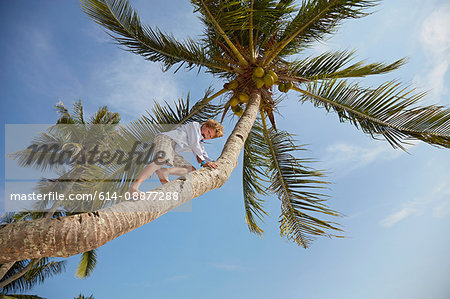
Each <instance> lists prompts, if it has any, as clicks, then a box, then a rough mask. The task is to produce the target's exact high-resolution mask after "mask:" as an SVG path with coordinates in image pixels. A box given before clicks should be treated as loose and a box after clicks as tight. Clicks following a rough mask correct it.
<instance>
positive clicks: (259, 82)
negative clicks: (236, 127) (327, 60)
mask: <svg viewBox="0 0 450 299" xmlns="http://www.w3.org/2000/svg"><path fill="white" fill-rule="evenodd" d="M250 72H251V78H252V81H253V83H254V84H255V86H256V88H258V89H259V88H266V89H269V88H271V87H272V86H273V85H274V84H278V90H279V91H281V92H288V91H289V90H290V89H291V88H292V87H293V86H294V85H293V83H292V82H290V81H288V82H279V81H278V75H277V74H276V73H275V72H274V71H273V70H265V69H264V68H262V67H260V66H257V67H255V68H254V69H253V70H252V71H251V70H250V71H249V73H247V74H248V75H247V76H248V77H250ZM243 77H246V76H245V75H244V76H243ZM238 79H239V78H238ZM244 80H245V79H244ZM241 81H242V79H240V80H239V81H238V80H237V79H234V80H231V81H230V82H228V83H225V84H224V86H223V87H224V88H226V89H228V90H229V91H233V96H232V97H231V99H230V100H229V102H228V103H229V105H230V107H231V110H232V111H233V112H234V114H236V115H237V116H242V114H243V113H244V109H243V106H244V104H246V103H247V102H248V100H249V95H248V93H246V92H245V91H244V90H243V88H240V86H239V85H240V83H239V82H241ZM241 83H242V82H241ZM244 85H245V84H244Z"/></svg>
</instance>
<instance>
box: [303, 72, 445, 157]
mask: <svg viewBox="0 0 450 299" xmlns="http://www.w3.org/2000/svg"><path fill="white" fill-rule="evenodd" d="M295 89H296V90H297V91H299V92H301V93H302V94H303V95H302V97H301V98H300V101H302V102H304V101H306V100H309V101H311V102H313V103H314V105H315V106H318V107H324V108H325V109H327V111H330V110H333V111H335V112H337V113H338V115H339V119H340V120H341V122H344V121H349V122H351V123H352V124H354V125H355V126H356V127H357V128H361V130H362V131H363V132H365V133H367V134H370V135H371V136H372V137H375V136H379V135H382V136H383V137H384V138H385V139H386V140H387V141H388V142H389V143H390V144H391V145H392V146H393V147H394V148H395V147H400V148H402V149H404V147H403V146H402V144H405V143H407V141H408V140H422V141H425V142H427V143H429V144H432V145H436V146H442V147H447V148H449V147H450V137H449V136H450V109H448V108H446V107H442V106H435V105H433V106H417V104H418V102H419V100H420V99H421V98H422V97H423V96H424V93H419V94H412V90H408V89H406V88H404V87H402V86H401V85H400V84H398V83H396V82H388V83H384V84H382V85H380V86H379V87H377V88H375V89H369V88H363V87H360V86H359V85H358V84H350V83H348V82H346V81H345V80H343V81H338V80H327V81H324V82H321V83H319V82H313V83H310V84H309V85H308V86H307V89H306V90H302V89H299V88H295Z"/></svg>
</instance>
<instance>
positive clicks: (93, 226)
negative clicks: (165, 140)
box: [0, 90, 261, 264]
mask: <svg viewBox="0 0 450 299" xmlns="http://www.w3.org/2000/svg"><path fill="white" fill-rule="evenodd" d="M260 101H261V94H260V93H259V92H258V91H257V90H255V91H253V92H252V93H251V95H250V99H249V102H248V104H247V108H246V110H245V112H244V114H243V115H242V117H241V118H240V119H239V121H238V122H237V124H236V126H235V127H234V130H233V132H232V133H231V135H230V136H229V137H228V140H227V142H226V143H225V145H224V148H223V151H222V154H221V155H220V157H219V158H218V159H217V161H216V163H217V165H218V168H217V169H210V168H202V169H199V170H196V171H194V172H192V173H190V174H189V175H188V176H186V177H184V178H179V179H177V180H174V181H172V182H169V183H167V184H165V185H163V186H161V187H159V188H156V189H154V190H152V191H156V192H165V193H166V194H168V193H170V192H177V193H178V200H164V201H159V202H157V203H156V204H155V201H154V200H142V201H127V202H122V203H120V204H116V205H114V206H112V207H108V208H105V209H101V210H98V211H95V212H90V213H82V214H78V215H73V216H66V217H60V218H53V219H52V218H44V219H36V220H32V221H24V222H17V223H13V224H11V225H8V226H7V227H5V228H3V229H1V230H0V263H2V264H3V263H7V262H11V261H18V260H24V259H30V258H41V257H69V256H71V255H75V254H78V253H82V252H86V251H89V250H92V249H95V248H98V247H100V246H102V245H104V244H105V243H107V242H109V241H111V240H113V239H115V238H117V237H119V236H121V235H123V234H125V233H127V232H129V231H131V230H133V229H135V228H138V227H140V226H142V225H144V224H147V223H149V222H151V221H153V220H155V219H156V218H158V217H159V216H161V215H163V214H164V213H166V212H168V211H169V210H171V209H173V208H175V207H177V206H179V205H181V204H183V203H185V202H187V201H189V200H191V199H193V198H196V197H198V196H200V195H202V194H204V193H206V192H208V191H211V190H213V189H217V188H219V187H221V186H222V185H223V184H224V183H225V182H226V181H227V180H228V178H229V177H230V175H231V172H232V171H233V169H234V168H235V166H236V163H237V159H238V157H239V153H240V152H241V150H242V147H243V146H244V142H245V140H246V139H247V136H248V134H249V132H250V130H251V128H252V126H253V123H254V122H255V119H256V116H257V114H258V110H259V103H260Z"/></svg>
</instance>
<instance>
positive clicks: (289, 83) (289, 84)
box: [285, 81, 294, 92]
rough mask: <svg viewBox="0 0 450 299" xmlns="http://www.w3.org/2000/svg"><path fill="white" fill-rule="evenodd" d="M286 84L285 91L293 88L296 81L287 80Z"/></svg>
mask: <svg viewBox="0 0 450 299" xmlns="http://www.w3.org/2000/svg"><path fill="white" fill-rule="evenodd" d="M285 86H286V91H285V92H288V91H289V89H291V88H292V87H294V83H292V82H291V81H289V82H286V84H285Z"/></svg>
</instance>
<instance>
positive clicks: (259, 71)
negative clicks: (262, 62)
mask: <svg viewBox="0 0 450 299" xmlns="http://www.w3.org/2000/svg"><path fill="white" fill-rule="evenodd" d="M253 75H255V77H258V78H262V76H264V69H263V68H262V67H260V66H258V67H257V68H255V70H254V71H253Z"/></svg>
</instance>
